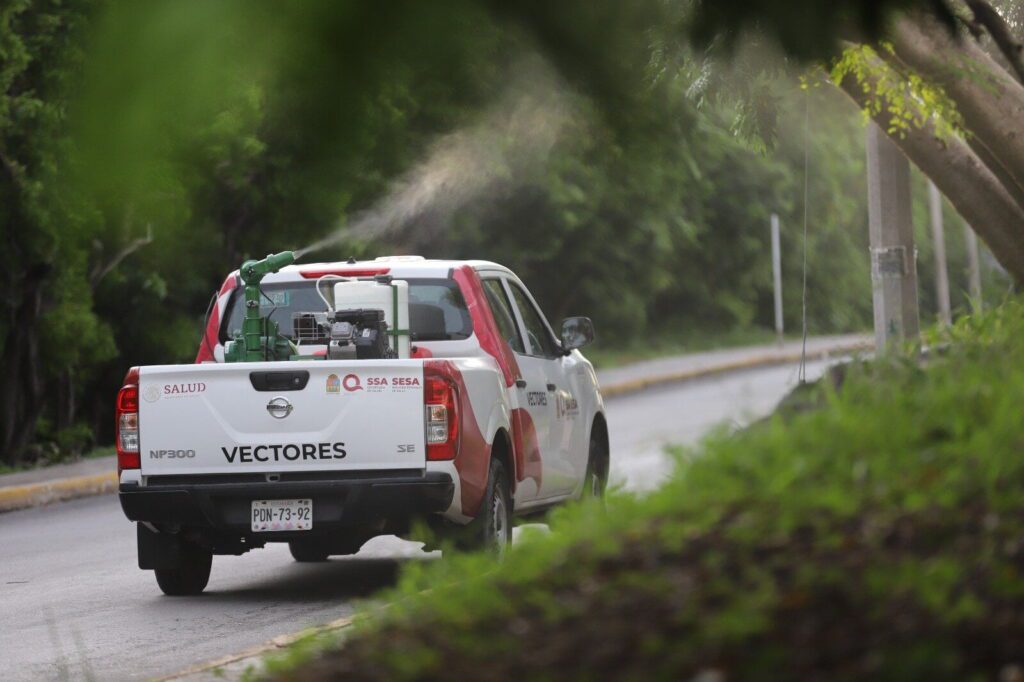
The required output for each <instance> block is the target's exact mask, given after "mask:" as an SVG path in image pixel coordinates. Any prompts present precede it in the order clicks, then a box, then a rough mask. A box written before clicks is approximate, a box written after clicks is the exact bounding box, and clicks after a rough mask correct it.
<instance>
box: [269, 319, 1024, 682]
mask: <svg viewBox="0 0 1024 682" xmlns="http://www.w3.org/2000/svg"><path fill="white" fill-rule="evenodd" d="M942 341H944V342H948V343H949V345H948V346H946V347H945V350H944V351H943V352H942V353H941V354H939V355H937V356H936V355H935V354H933V356H932V358H931V359H930V360H929V361H928V362H927V363H926V364H924V365H922V364H921V363H919V362H918V361H917V360H916V359H912V358H911V357H909V356H905V357H898V358H893V359H889V360H886V361H879V362H874V363H870V364H862V365H857V366H851V367H850V368H849V369H848V371H847V372H846V378H845V381H844V382H843V385H842V387H841V388H840V389H838V390H835V389H831V388H829V387H822V388H821V395H820V396H819V398H820V400H821V402H823V405H822V406H821V407H820V408H819V409H816V410H812V411H803V412H800V413H798V414H795V415H792V416H790V417H785V416H783V415H776V416H775V417H774V418H772V419H770V420H767V421H765V422H763V423H761V424H759V425H758V426H757V427H755V428H752V429H749V430H747V431H744V432H741V433H734V434H729V433H721V434H719V435H717V436H715V437H713V438H711V439H710V440H709V441H707V442H706V443H705V444H704V445H703V446H702V447H701V449H700V450H699V451H698V452H693V453H683V454H682V456H681V461H680V465H679V467H678V470H677V472H676V473H675V475H674V477H673V478H672V480H671V481H670V482H668V483H667V484H666V485H665V486H664V487H663V488H662V489H660V490H659V491H658V492H656V493H655V494H653V495H650V496H648V497H645V498H643V499H635V498H632V497H629V496H621V495H620V496H617V497H614V498H613V499H611V500H609V503H608V504H607V506H606V507H605V508H604V509H602V508H601V507H599V506H598V505H593V504H591V505H579V506H578V507H576V508H573V509H569V510H566V511H565V512H564V513H563V514H561V515H559V516H558V517H557V518H556V519H555V521H554V523H553V527H554V529H555V531H554V532H553V533H552V534H550V535H537V536H534V537H532V538H530V539H528V540H527V541H526V542H524V543H522V546H521V547H519V548H517V551H514V552H512V553H511V554H510V556H509V557H508V558H507V560H506V561H505V562H504V563H503V564H502V565H500V566H495V565H494V564H492V563H489V562H488V560H487V559H485V558H483V557H475V556H468V557H456V558H454V559H452V560H446V561H442V562H433V563H432V564H431V565H424V566H413V567H410V569H409V571H408V572H407V573H406V575H405V576H404V577H403V579H402V582H401V584H400V586H399V587H398V588H397V590H396V591H395V592H394V593H393V594H391V595H389V598H390V599H392V600H394V604H393V605H392V606H390V607H388V608H387V609H384V610H382V611H379V612H375V613H374V614H373V615H372V616H371V617H368V618H366V619H365V620H364V621H363V622H362V624H361V625H360V626H359V627H358V628H357V630H356V631H355V632H354V633H353V634H352V635H351V636H350V637H349V638H348V639H347V641H346V642H345V643H344V645H343V646H340V647H339V646H334V647H329V648H327V649H325V650H323V651H320V652H318V653H315V654H313V655H311V656H308V657H306V658H305V659H302V657H295V656H293V657H292V659H291V660H289V661H288V662H287V663H286V664H278V665H277V666H275V667H273V668H272V670H273V671H274V674H276V675H278V676H280V678H282V679H296V680H298V679H302V680H310V679H312V680H316V679H335V678H345V679H357V680H361V679H366V680H396V679H399V680H400V679H446V680H450V679H473V680H499V679H500V680H504V679H531V680H544V679H550V680H566V679H635V680H646V679H665V680H686V679H694V678H696V679H702V678H699V677H698V676H699V675H701V674H702V673H704V674H706V675H707V679H727V680H732V679H735V680H749V679H771V680H777V679H794V680H796V679H799V680H808V679H812V680H813V679H820V680H837V679H838V680H843V679H863V678H865V677H871V678H874V679H892V680H905V679H958V680H959V679H994V678H997V677H1002V678H1005V679H1024V672H1022V669H1021V668H1020V667H1019V666H1020V665H1021V664H1024V575H1022V570H1024V307H1022V306H1021V305H1020V304H1019V303H1017V302H1010V303H1008V304H1006V305H1004V306H1003V308H1002V309H1000V310H998V311H995V312H993V313H989V314H988V315H985V316H981V317H978V318H973V319H970V320H966V321H964V322H962V323H961V324H960V325H959V326H957V327H956V328H955V329H953V330H952V331H951V332H949V333H948V334H947V336H946V338H944V339H942ZM684 409H686V406H685V405H680V410H684ZM424 588H430V589H429V591H426V592H422V590H424ZM296 658H299V659H302V660H299V661H296V660H295V659H296Z"/></svg>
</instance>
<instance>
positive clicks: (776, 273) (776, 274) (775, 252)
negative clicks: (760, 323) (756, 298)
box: [772, 213, 785, 345]
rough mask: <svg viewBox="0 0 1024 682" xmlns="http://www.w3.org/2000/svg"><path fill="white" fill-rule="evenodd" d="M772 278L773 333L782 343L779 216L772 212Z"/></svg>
mask: <svg viewBox="0 0 1024 682" xmlns="http://www.w3.org/2000/svg"><path fill="white" fill-rule="evenodd" d="M772 279H773V282H774V285H775V335H776V336H777V337H778V341H779V344H780V345H781V344H782V341H783V333H784V331H785V330H784V329H783V327H782V245H781V240H780V238H779V216H778V215H777V214H775V213H772Z"/></svg>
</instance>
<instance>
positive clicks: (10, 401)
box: [0, 265, 50, 463]
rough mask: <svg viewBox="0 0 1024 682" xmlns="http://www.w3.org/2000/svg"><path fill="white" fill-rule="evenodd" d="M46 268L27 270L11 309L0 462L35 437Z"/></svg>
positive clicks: (0, 398)
mask: <svg viewBox="0 0 1024 682" xmlns="http://www.w3.org/2000/svg"><path fill="white" fill-rule="evenodd" d="M49 270H50V268H49V266H48V265H38V266H36V267H34V268H31V269H30V270H29V272H28V273H27V274H26V276H25V277H24V279H23V281H22V282H21V286H20V287H19V288H20V290H21V291H20V293H21V296H20V300H19V301H18V303H16V304H15V305H14V307H13V308H12V309H11V316H10V326H9V327H8V331H7V338H6V339H5V340H4V348H3V355H0V368H3V371H4V375H5V376H4V381H3V382H0V461H3V462H6V463H13V462H16V461H18V459H19V458H20V457H21V454H22V452H23V450H24V449H25V447H26V446H27V445H28V444H29V442H30V441H31V439H32V436H33V435H35V429H36V422H37V421H38V419H39V416H40V414H41V413H42V410H43V395H44V384H43V378H42V371H41V367H40V364H39V321H40V318H41V316H42V311H43V291H44V284H45V282H46V278H47V275H48V274H49Z"/></svg>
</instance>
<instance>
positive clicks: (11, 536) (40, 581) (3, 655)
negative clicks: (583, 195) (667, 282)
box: [0, 362, 825, 680]
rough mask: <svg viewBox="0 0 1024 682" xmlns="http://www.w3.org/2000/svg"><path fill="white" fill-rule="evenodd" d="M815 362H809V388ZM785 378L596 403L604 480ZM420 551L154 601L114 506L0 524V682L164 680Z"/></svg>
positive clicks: (342, 602)
mask: <svg viewBox="0 0 1024 682" xmlns="http://www.w3.org/2000/svg"><path fill="white" fill-rule="evenodd" d="M824 366H825V363H820V362H817V363H811V364H810V366H809V368H808V374H809V375H810V376H817V375H818V374H820V372H821V371H822V369H823V368H824ZM795 383H796V368H795V367H792V366H786V367H776V368H769V369H761V370H752V371H746V372H742V373H737V374H732V375H726V376H722V377H718V378H708V379H704V380H700V381H694V382H689V383H685V384H680V385H674V386H665V387H661V388H656V389H652V390H649V391H646V392H644V393H640V394H635V395H632V396H621V397H618V398H613V399H610V400H609V401H608V402H607V408H608V418H609V424H610V430H611V440H612V453H613V454H612V457H613V466H612V478H613V482H615V483H617V484H619V485H623V486H625V487H627V488H629V489H632V490H638V491H642V490H645V489H650V488H651V487H653V486H655V485H657V482H658V480H659V479H661V478H662V477H664V476H666V475H667V474H668V473H669V472H670V470H671V461H670V460H669V459H668V458H667V457H666V456H665V455H664V453H663V450H662V445H663V444H664V443H670V442H671V443H694V442H696V441H697V440H699V438H700V437H701V435H702V434H704V433H706V432H707V430H708V429H709V428H711V427H712V426H714V425H716V424H718V423H721V422H722V421H723V420H726V421H733V422H736V423H743V422H745V421H748V420H750V419H752V418H757V417H760V416H762V415H764V414H767V413H768V412H769V411H770V410H771V409H772V407H773V406H774V405H775V403H776V402H777V401H778V399H779V398H780V397H781V396H782V395H784V394H785V393H786V392H787V391H788V390H789V388H791V387H792V386H793V385H795ZM432 556H436V555H427V554H424V553H423V552H422V551H420V549H419V546H418V545H415V544H413V543H408V542H403V541H401V540H398V539H397V538H377V539H375V540H373V541H371V542H370V543H367V545H366V546H365V547H364V548H363V550H362V551H361V552H360V553H359V554H358V555H356V556H355V557H344V558H335V559H332V560H331V561H329V562H327V563H324V564H306V565H300V564H296V563H295V562H293V561H292V559H291V556H290V555H289V554H288V550H287V547H286V546H284V545H270V546H268V547H267V548H265V549H262V550H257V551H254V552H251V553H250V554H247V555H244V556H241V557H216V558H215V559H214V564H213V575H212V577H211V579H210V585H209V587H208V588H207V591H206V592H205V593H204V594H203V595H202V596H199V597H185V598H181V597H179V598H169V597H164V596H163V595H162V594H161V593H160V591H159V589H158V588H157V586H156V583H155V581H154V579H153V575H152V573H150V572H148V571H140V570H138V569H137V568H136V564H135V532H134V529H133V528H132V525H131V524H130V523H129V522H128V521H127V520H125V518H124V516H123V515H122V514H121V510H120V507H119V506H118V503H117V500H116V499H115V498H114V497H113V496H102V497H93V498H87V499H82V500H77V501H73V502H66V503H63V504H57V505H53V506H49V507H43V508H40V509H30V510H24V511H19V512H11V513H7V514H2V515H0V676H2V677H3V679H5V680H36V679H73V680H78V679H96V680H122V679H124V680H128V679H145V678H152V677H160V676H164V675H169V674H172V673H174V672H177V671H179V670H182V669H184V668H187V667H189V666H191V665H194V664H196V663H199V662H203V661H207V660H212V659H216V658H219V657H221V656H225V655H227V654H231V653H235V652H239V651H243V650H245V649H248V648H250V647H253V646H256V645H258V644H261V643H263V642H265V641H267V640H269V639H272V638H273V637H275V636H277V635H281V634H285V633H291V632H295V631H298V630H301V629H303V628H306V627H310V626H314V625H319V624H322V623H326V622H329V621H332V620H335V619H337V618H341V617H344V616H346V615H349V614H351V613H352V611H353V601H354V600H357V599H359V598H365V597H369V596H371V595H373V593H374V592H375V591H377V590H378V589H380V588H382V587H385V586H388V585H391V584H393V583H394V580H395V576H396V574H397V571H398V568H399V566H400V564H401V563H402V562H404V561H417V560H429V559H430V558H431V557H432Z"/></svg>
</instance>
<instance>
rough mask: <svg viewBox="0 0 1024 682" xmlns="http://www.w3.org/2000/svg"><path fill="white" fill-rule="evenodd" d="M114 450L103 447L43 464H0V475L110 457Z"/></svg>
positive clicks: (106, 446) (110, 446) (111, 447)
mask: <svg viewBox="0 0 1024 682" xmlns="http://www.w3.org/2000/svg"><path fill="white" fill-rule="evenodd" d="M116 452H117V451H116V449H115V448H114V446H113V445H104V446H100V447H95V448H93V449H91V450H89V451H88V452H86V453H84V454H82V455H81V456H80V457H77V458H76V457H57V458H56V459H53V460H49V459H48V460H46V461H45V462H42V463H40V462H26V463H21V464H16V465H13V466H12V465H8V464H0V475H3V474H16V473H18V472H19V471H29V470H31V469H40V468H43V467H48V466H57V465H60V464H73V463H74V462H77V461H80V460H83V459H97V458H100V457H110V456H112V455H114V454H116Z"/></svg>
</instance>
